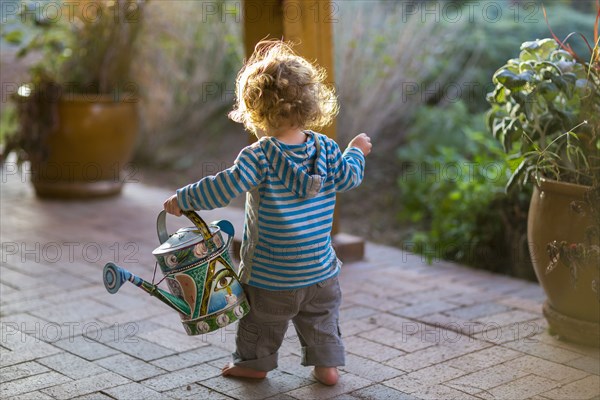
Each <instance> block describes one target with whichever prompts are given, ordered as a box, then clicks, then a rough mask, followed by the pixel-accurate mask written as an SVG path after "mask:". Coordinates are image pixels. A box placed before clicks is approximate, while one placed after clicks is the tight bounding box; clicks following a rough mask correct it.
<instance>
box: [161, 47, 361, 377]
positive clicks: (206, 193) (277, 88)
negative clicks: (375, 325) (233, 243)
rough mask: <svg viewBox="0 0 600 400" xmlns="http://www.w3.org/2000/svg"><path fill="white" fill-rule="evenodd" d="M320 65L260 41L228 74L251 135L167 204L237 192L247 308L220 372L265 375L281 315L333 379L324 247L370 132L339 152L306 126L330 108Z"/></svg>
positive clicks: (333, 277) (333, 280) (326, 116)
mask: <svg viewBox="0 0 600 400" xmlns="http://www.w3.org/2000/svg"><path fill="white" fill-rule="evenodd" d="M324 80H325V72H324V70H323V69H322V68H320V67H318V66H315V65H313V64H311V63H310V62H308V61H306V60H305V59H303V58H302V57H300V56H298V55H296V54H295V53H294V52H293V50H292V49H291V47H290V46H289V45H288V44H286V43H285V42H282V41H262V42H260V43H259V44H258V45H257V46H256V48H255V51H254V54H253V55H252V56H251V57H250V59H249V60H248V61H247V62H246V63H245V65H244V66H243V68H242V69H241V71H240V72H239V74H238V76H237V82H236V104H235V107H234V109H233V111H231V112H230V114H229V117H230V118H231V119H233V120H234V121H236V122H241V123H243V124H244V126H245V127H246V129H248V130H250V131H251V132H253V133H254V134H255V135H256V136H257V138H258V141H257V142H256V143H254V144H252V145H250V146H247V147H245V148H244V149H242V151H241V152H240V154H239V156H238V157H237V159H236V160H235V162H234V164H233V166H232V167H231V168H229V169H226V170H224V171H221V172H219V173H218V174H216V175H215V176H207V177H205V178H203V179H201V180H200V181H199V182H196V183H193V184H190V185H188V186H185V187H183V188H181V189H179V190H177V193H176V194H175V195H173V196H171V197H170V198H169V199H167V200H166V201H165V203H164V208H165V210H167V212H169V213H171V214H174V215H181V210H192V209H193V210H209V209H214V208H217V207H224V206H226V205H227V204H229V202H230V201H231V200H232V199H233V198H234V197H236V196H238V195H240V194H241V193H244V192H246V207H245V224H244V232H243V240H242V247H241V263H240V281H241V282H242V285H243V286H244V290H245V291H246V295H247V296H248V301H249V303H250V308H251V310H250V313H249V314H248V315H246V316H245V317H244V318H242V319H241V320H240V321H239V325H238V330H237V335H236V351H235V353H233V363H230V364H228V365H226V366H225V367H224V368H223V370H222V374H223V375H225V376H241V377H250V378H265V377H266V375H267V372H268V371H270V370H272V369H274V368H276V367H277V351H278V349H279V347H280V346H281V343H282V341H283V338H284V335H285V332H286V330H287V327H288V323H289V321H292V323H293V324H294V327H295V328H296V332H297V333H298V338H299V339H300V343H301V345H302V365H312V366H314V369H313V374H314V376H315V378H316V379H317V380H318V381H320V382H321V383H323V384H326V385H333V384H335V383H337V381H338V377H339V375H338V370H337V367H338V366H342V365H344V346H343V343H342V340H341V336H340V331H339V327H338V315H339V312H338V311H339V306H340V302H341V291H340V286H339V283H338V279H337V275H338V273H339V272H340V266H341V262H340V261H339V260H338V259H337V257H336V254H335V251H334V250H333V247H332V245H331V227H332V222H333V210H334V205H335V198H336V192H343V191H346V190H350V189H353V188H355V187H357V186H358V185H360V183H361V181H362V178H363V174H364V166H365V156H366V155H367V154H369V152H370V151H371V141H370V138H369V137H368V136H367V135H366V134H364V133H361V134H360V135H358V136H356V137H355V138H354V139H352V141H351V142H350V144H349V146H348V148H347V149H346V151H344V152H343V153H342V152H341V151H340V149H339V147H338V145H337V144H336V143H335V142H334V141H333V140H331V139H329V138H328V137H327V136H325V135H322V134H319V133H316V132H313V131H312V130H310V129H311V128H317V127H322V126H326V125H328V124H329V123H331V122H332V120H333V118H334V117H335V115H336V114H337V111H338V105H337V100H336V97H335V94H334V91H333V89H332V88H330V87H329V86H328V85H326V84H325V82H324Z"/></svg>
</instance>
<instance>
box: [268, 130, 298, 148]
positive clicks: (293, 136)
mask: <svg viewBox="0 0 600 400" xmlns="http://www.w3.org/2000/svg"><path fill="white" fill-rule="evenodd" d="M272 136H273V137H274V138H276V139H277V140H279V141H280V142H283V143H285V144H302V143H304V142H306V134H305V133H304V131H302V129H300V128H284V129H279V130H277V131H276V132H273V134H272Z"/></svg>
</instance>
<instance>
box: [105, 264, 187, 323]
mask: <svg viewBox="0 0 600 400" xmlns="http://www.w3.org/2000/svg"><path fill="white" fill-rule="evenodd" d="M103 278H104V287H105V288H106V290H108V292H109V293H111V294H115V293H117V292H118V291H119V289H120V288H121V286H123V284H124V283H125V282H126V281H129V282H131V283H133V284H134V285H135V286H137V287H139V288H140V289H142V290H143V291H145V292H146V293H148V294H150V295H151V296H154V297H156V298H157V299H159V300H160V301H162V302H163V303H165V304H166V305H168V306H169V307H171V308H172V309H174V310H175V311H177V312H180V313H182V314H185V315H186V316H188V317H189V316H190V314H191V310H190V306H189V305H188V304H187V303H186V302H185V301H184V300H182V299H180V298H179V297H176V296H173V295H172V294H171V293H169V292H167V291H165V290H162V289H160V288H158V287H157V286H156V285H153V284H151V283H150V282H147V281H145V280H143V279H142V278H140V277H139V276H136V275H134V274H132V273H131V272H129V271H127V270H126V269H124V268H121V267H119V266H118V265H116V264H113V263H111V262H109V263H107V264H106V265H105V266H104V272H103Z"/></svg>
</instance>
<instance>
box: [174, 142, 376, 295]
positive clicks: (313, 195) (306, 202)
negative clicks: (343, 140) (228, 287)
mask: <svg viewBox="0 0 600 400" xmlns="http://www.w3.org/2000/svg"><path fill="white" fill-rule="evenodd" d="M305 134H306V135H307V140H306V142H304V143H302V144H298V145H289V144H285V143H282V142H280V141H279V140H277V139H275V138H273V137H263V138H261V139H260V140H259V141H258V142H256V143H253V144H252V145H250V146H248V147H245V148H244V149H242V151H241V152H240V154H239V156H238V157H237V159H236V160H235V162H234V165H233V166H232V167H231V168H229V169H226V170H224V171H221V172H219V173H218V174H216V175H215V176H207V177H205V178H203V179H201V180H200V181H199V182H196V183H193V184H191V185H188V186H185V187H183V188H181V189H179V190H178V191H177V199H178V202H179V206H180V207H181V209H182V210H191V209H194V210H210V209H213V208H218V207H224V206H226V205H227V204H229V202H230V201H231V200H232V199H233V198H234V197H236V196H238V195H240V194H241V193H243V192H246V193H247V195H246V212H245V224H244V236H243V241H242V249H241V265H240V268H241V269H240V271H241V272H240V277H241V280H242V282H245V283H248V284H249V285H252V286H257V287H261V288H265V289H270V290H287V289H294V288H300V287H304V286H309V285H313V284H315V283H317V282H320V281H323V280H325V279H328V278H331V277H333V276H335V275H337V274H338V272H339V269H340V265H339V264H340V263H339V261H338V259H337V257H336V255H335V251H334V250H333V247H332V245H331V227H332V223H333V210H334V207H335V197H336V192H343V191H347V190H350V189H353V188H355V187H357V186H358V185H360V183H361V181H362V179H363V175H364V166H365V157H364V155H363V153H362V151H360V150H359V149H358V148H356V147H350V148H348V149H346V151H345V152H344V153H343V154H342V152H341V151H340V148H339V146H338V145H337V143H335V141H333V140H331V139H329V138H328V137H327V136H325V135H322V134H319V133H315V132H312V131H305Z"/></svg>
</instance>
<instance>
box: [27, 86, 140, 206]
mask: <svg viewBox="0 0 600 400" xmlns="http://www.w3.org/2000/svg"><path fill="white" fill-rule="evenodd" d="M58 118H59V123H58V127H57V128H56V130H54V131H53V132H51V134H50V135H49V137H48V142H47V146H48V158H47V160H45V161H44V162H39V163H36V162H32V165H31V169H32V171H31V181H32V183H33V186H34V188H35V191H36V194H37V195H38V196H40V197H58V198H81V197H96V196H107V195H113V194H117V193H119V192H120V191H121V188H122V187H123V183H124V182H125V181H127V180H128V179H130V178H131V177H132V176H131V175H132V173H133V172H134V170H133V168H132V166H131V165H130V164H128V163H129V161H130V159H131V155H132V152H133V149H134V146H135V140H136V137H137V133H138V114H137V103H136V102H114V101H112V98H111V97H109V96H96V95H89V96H85V95H82V96H76V97H75V98H73V99H69V100H61V101H60V102H59V103H58ZM132 171H133V172H132Z"/></svg>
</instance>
